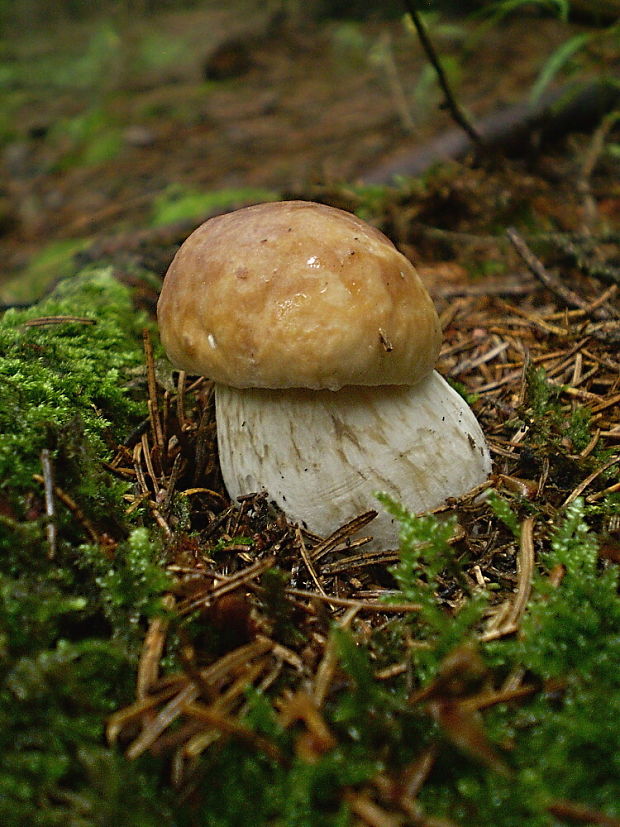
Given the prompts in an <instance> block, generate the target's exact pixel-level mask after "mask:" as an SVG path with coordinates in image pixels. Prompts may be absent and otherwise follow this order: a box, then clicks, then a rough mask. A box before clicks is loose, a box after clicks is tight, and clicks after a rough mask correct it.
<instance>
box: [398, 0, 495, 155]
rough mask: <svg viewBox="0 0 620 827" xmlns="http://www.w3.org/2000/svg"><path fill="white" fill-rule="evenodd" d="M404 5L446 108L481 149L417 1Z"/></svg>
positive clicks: (410, 1)
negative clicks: (437, 82) (423, 20)
mask: <svg viewBox="0 0 620 827" xmlns="http://www.w3.org/2000/svg"><path fill="white" fill-rule="evenodd" d="M403 3H404V6H405V8H406V10H407V12H408V13H409V15H410V16H411V19H412V21H413V25H414V26H415V28H416V32H417V33H418V37H419V38H420V43H421V44H422V48H423V49H424V51H425V52H426V56H427V58H428V60H429V61H430V63H431V65H432V67H433V69H434V70H435V72H436V74H437V80H438V81H439V85H440V86H441V90H442V92H443V94H444V97H445V99H446V107H447V109H448V111H449V112H450V114H451V115H452V118H453V120H454V121H455V123H457V124H458V125H459V126H460V127H461V129H462V130H463V131H464V132H465V133H466V134H467V135H468V136H469V138H471V140H472V141H473V143H474V144H475V145H476V146H477V147H478V148H481V147H482V146H483V144H484V141H483V139H482V136H481V135H480V134H479V133H478V132H477V131H476V129H474V127H473V126H472V125H471V124H470V122H469V120H468V119H467V117H466V115H465V113H464V112H463V110H462V109H461V107H460V106H459V104H458V102H457V100H456V98H455V97H454V94H453V93H452V89H451V88H450V84H449V83H448V78H447V77H446V73H445V72H444V70H443V66H442V65H441V61H440V60H439V55H438V54H437V52H436V51H435V47H434V46H433V44H432V42H431V39H430V37H429V36H428V32H427V31H426V28H425V26H424V23H423V22H422V18H421V17H420V15H419V14H418V11H417V9H416V7H415V0H403Z"/></svg>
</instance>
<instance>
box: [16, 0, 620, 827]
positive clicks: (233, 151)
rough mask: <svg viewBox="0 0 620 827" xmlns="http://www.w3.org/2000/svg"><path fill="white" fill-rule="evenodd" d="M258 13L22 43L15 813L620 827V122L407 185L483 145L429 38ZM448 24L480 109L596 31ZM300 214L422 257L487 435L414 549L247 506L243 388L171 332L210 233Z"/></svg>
mask: <svg viewBox="0 0 620 827" xmlns="http://www.w3.org/2000/svg"><path fill="white" fill-rule="evenodd" d="M224 5H225V6H226V7H225V8H223V6H224ZM256 8H257V6H256V4H253V3H249V2H243V0H238V2H234V3H229V4H218V5H217V6H216V5H215V4H204V6H203V7H201V8H200V9H194V10H192V11H184V12H167V13H166V14H157V15H153V16H150V17H146V18H142V19H133V18H127V17H109V18H105V19H98V20H96V21H90V22H88V23H81V24H77V23H72V24H68V23H66V22H65V21H60V20H55V19H51V20H50V21H48V25H47V27H46V30H45V31H43V29H42V28H41V29H39V30H37V27H36V25H35V26H34V27H33V29H32V31H31V32H29V33H28V35H27V36H25V37H14V38H12V39H6V40H5V42H4V44H3V47H2V49H3V51H2V63H1V65H0V69H1V74H0V82H1V83H2V84H3V86H4V87H5V89H6V91H7V93H8V94H7V109H6V112H7V115H6V120H5V121H4V122H2V123H0V140H1V142H2V147H3V149H2V152H3V160H4V166H3V171H2V179H1V181H0V187H1V194H0V232H1V235H0V256H1V257H2V260H3V261H4V265H5V268H4V272H3V274H2V278H1V283H0V301H2V302H3V303H5V304H6V305H12V304H13V305H19V304H20V303H23V304H25V305H26V306H25V307H24V308H19V307H17V306H16V307H12V308H11V309H8V310H7V312H5V313H4V314H3V316H2V319H0V343H1V345H2V347H1V348H0V375H1V377H2V381H1V382H0V425H1V427H0V472H1V473H0V479H2V489H1V496H0V543H2V554H0V581H1V582H0V585H1V587H2V588H1V589H0V632H1V634H0V656H1V660H0V667H1V670H0V671H1V674H2V684H1V685H0V693H1V699H2V704H0V708H1V712H0V718H1V720H0V723H1V724H2V725H1V726H0V752H1V753H2V754H3V755H4V756H5V758H6V762H5V767H4V769H3V770H2V772H0V820H3V823H6V824H9V825H11V824H13V823H15V824H21V823H34V821H35V818H36V823H40V824H41V825H48V824H49V825H56V824H59V823H70V824H79V825H82V824H84V825H90V824H103V823H105V824H120V823H135V824H136V825H140V827H141V826H142V825H145V827H146V826H147V825H157V824H162V823H166V824H171V825H172V824H175V825H176V824H179V825H185V824H200V823H208V824H214V825H222V827H228V825H230V824H235V825H243V827H245V826H246V825H248V827H250V826H251V825H257V824H283V825H287V827H294V826H295V825H299V826H300V827H305V826H306V825H314V824H318V823H320V824H325V825H334V827H336V825H338V826H339V827H340V825H345V824H347V825H349V824H351V825H356V826H357V825H368V826H369V827H400V825H403V827H404V825H420V826H421V827H423V825H426V827H455V825H465V824H479V825H481V827H482V826H483V825H489V827H490V825H493V827H513V826H514V825H515V824H528V825H529V824H531V825H534V827H538V826H539V825H540V827H551V825H557V824H575V823H576V824H606V825H618V824H619V823H620V822H619V820H618V819H619V818H620V810H619V809H618V801H619V800H620V798H619V796H618V777H620V776H619V773H618V771H617V770H618V769H619V768H618V767H617V760H618V759H617V728H618V720H620V716H619V715H618V713H619V712H620V710H619V709H618V705H619V703H620V696H619V694H618V692H617V674H616V664H617V659H618V641H619V640H620V636H619V635H618V629H619V628H620V610H619V608H618V606H619V604H618V600H617V571H618V569H617V564H618V561H619V559H620V558H619V551H618V548H619V527H620V494H619V484H618V481H617V480H618V476H617V468H618V461H619V456H618V439H619V437H620V430H619V427H618V410H619V407H620V384H619V383H620V379H619V376H620V365H619V363H618V341H619V340H620V313H619V311H618V307H617V292H618V281H619V280H620V275H619V268H618V261H619V256H618V243H619V238H618V230H617V218H618V212H619V209H620V189H619V188H618V174H617V173H618V166H619V164H620V160H619V153H618V146H619V144H618V136H617V116H616V115H615V114H613V113H612V115H610V116H609V117H607V118H606V119H603V120H602V121H600V120H596V119H594V120H593V121H592V123H590V125H589V126H588V127H586V128H584V129H583V130H582V131H581V132H573V131H572V130H571V128H567V127H566V125H565V126H564V128H563V129H562V130H561V131H560V132H559V133H558V132H556V134H555V137H552V138H549V136H547V137H546V138H544V137H543V135H542V133H541V132H539V131H538V130H533V131H532V133H531V134H525V135H523V134H521V135H520V136H519V139H518V141H517V142H516V143H517V145H516V146H515V142H514V141H512V142H511V143H510V147H508V146H506V147H501V146H500V147H495V148H494V149H493V151H491V150H490V149H489V148H488V147H487V148H485V149H483V150H482V151H478V152H477V153H476V157H474V154H473V153H470V154H469V155H468V156H467V157H465V158H461V159H458V160H455V161H451V162H448V163H446V164H439V165H434V166H432V167H431V168H429V169H427V170H425V171H424V172H423V174H421V175H420V176H418V177H416V178H407V177H406V176H400V177H399V176H398V175H396V176H392V178H391V179H389V180H387V182H386V183H387V184H388V185H387V186H386V185H384V183H377V181H378V180H379V179H380V178H381V177H382V176H383V177H384V178H385V177H386V173H385V170H386V169H390V170H392V173H393V171H394V170H396V172H398V169H399V164H401V163H402V164H403V165H404V166H403V167H402V168H403V169H405V168H407V165H408V164H410V162H411V158H412V156H414V155H415V154H416V153H418V154H419V153H420V152H421V151H422V150H423V149H424V147H427V146H428V142H430V141H433V140H434V139H435V138H437V137H438V136H442V135H445V134H446V133H447V132H449V131H450V130H453V129H454V124H453V122H452V120H451V118H450V116H449V114H448V113H447V112H446V111H445V110H444V109H442V108H441V107H440V104H441V100H442V99H441V96H440V94H439V91H438V89H437V86H436V84H435V83H434V80H433V73H432V71H430V72H429V67H428V66H427V64H426V61H425V59H424V57H423V55H422V52H421V50H420V47H419V45H418V44H417V41H416V39H415V37H414V35H413V34H412V33H411V32H409V31H407V30H406V28H405V27H404V26H403V23H402V21H398V20H395V21H390V22H378V21H370V22H363V23H361V22H353V21H339V22H335V21H330V22H323V23H320V24H316V25H315V24H311V23H309V22H307V21H306V22H303V21H302V20H295V21H291V22H290V25H287V26H284V27H282V26H280V27H279V28H277V30H276V29H274V27H273V25H270V23H269V21H268V20H267V19H266V17H265V14H264V12H263V11H256ZM35 22H36V21H35ZM476 25H479V24H476ZM429 27H430V29H431V33H432V35H433V39H434V41H435V43H436V45H437V47H438V50H439V52H440V53H441V55H442V57H443V59H444V61H445V65H446V67H447V68H448V69H449V75H450V78H451V81H452V82H453V84H454V88H455V89H456V91H457V94H458V97H459V100H460V101H461V104H462V105H463V106H464V107H465V108H466V110H467V111H468V112H469V113H470V114H471V115H472V117H473V118H474V120H477V119H479V118H481V117H483V116H485V115H487V114H489V113H493V112H497V111H499V110H500V109H501V108H502V107H504V106H506V105H510V104H513V103H515V102H522V101H524V100H527V99H528V96H529V95H530V94H531V92H532V89H533V88H534V86H535V84H536V81H537V78H539V77H540V72H541V69H542V67H543V66H544V65H547V66H548V63H547V62H548V60H549V56H550V54H552V53H554V50H555V49H556V48H559V47H560V46H561V45H562V44H565V43H566V42H567V40H568V39H569V38H571V37H573V36H575V35H580V34H585V33H588V32H592V31H593V30H592V29H588V28H587V27H586V26H585V24H580V23H570V24H561V23H559V22H557V21H553V20H551V19H546V18H539V17H527V16H518V17H514V18H511V19H509V20H506V21H504V22H503V23H501V24H496V25H493V26H491V27H490V28H488V29H487V30H486V31H485V33H484V36H483V37H480V38H479V39H478V40H477V41H476V40H475V39H474V29H475V26H474V24H473V23H472V22H471V21H466V20H463V19H457V20H452V21H449V22H447V21H440V20H438V19H435V18H429ZM597 44H598V45H597ZM595 46H596V48H595ZM599 47H600V48H599ZM609 48H610V47H609V44H607V43H606V42H605V41H604V38H603V40H602V43H598V41H597V40H596V39H595V40H593V41H592V43H591V44H590V51H589V53H588V55H587V57H588V58H589V62H588V64H587V67H583V66H582V70H581V74H580V75H579V78H580V81H581V82H582V83H584V84H587V83H588V82H589V81H590V78H591V76H592V75H594V76H595V75H596V66H597V61H598V65H599V68H600V67H601V66H602V65H603V64H604V63H605V60H604V59H603V58H604V56H605V54H606V50H607V49H609ZM597 49H598V51H597ZM614 55H615V52H614ZM593 56H594V58H595V59H594V60H592V59H591V58H592V57H593ZM607 56H609V55H607ZM614 59H617V56H616V57H615V58H614ZM606 65H610V63H609V61H607V63H606ZM392 173H390V174H391V175H392ZM278 197H299V198H312V199H315V200H321V201H324V202H326V203H330V204H333V205H335V206H339V207H344V208H347V209H350V210H355V211H356V212H357V213H358V214H359V215H360V216H361V217H363V218H365V219H367V220H368V221H370V222H371V223H373V224H375V225H376V226H378V227H380V228H381V229H382V230H384V231H385V232H386V233H387V234H388V235H389V236H390V237H391V238H392V239H393V240H394V241H395V243H396V244H397V245H398V246H399V247H400V248H401V249H402V250H403V252H405V253H406V254H407V255H408V256H409V257H410V258H412V260H413V261H414V262H415V263H416V266H417V267H418V269H419V271H420V274H421V276H422V278H423V279H424V281H425V283H426V284H427V286H428V288H429V291H430V292H431V294H432V296H433V298H434V299H435V302H436V305H437V309H438V312H439V315H440V320H441V324H442V329H443V333H444V345H443V349H442V352H441V355H440V361H439V364H438V370H439V371H440V372H441V373H442V374H443V375H444V376H446V377H447V378H448V379H449V380H450V382H451V383H452V384H453V385H454V386H455V387H456V388H457V389H458V390H459V391H460V392H461V393H462V395H463V396H464V397H465V398H466V400H467V401H468V403H469V404H470V405H471V406H472V409H473V410H474V412H475V415H476V417H477V419H478V420H479V422H480V424H481V426H482V429H483V431H484V433H485V436H486V438H487V440H488V443H489V447H490V451H491V454H492V458H493V473H492V475H491V476H490V478H489V480H488V481H487V482H485V483H484V485H482V486H480V487H479V488H478V489H476V490H474V491H472V492H469V493H468V494H467V495H465V496H464V497H462V498H460V499H458V500H448V501H447V502H446V503H445V504H444V505H442V506H440V507H438V508H437V509H436V510H435V513H434V514H432V515H424V516H418V517H415V516H413V515H408V514H406V513H400V515H399V519H400V521H401V523H402V525H403V529H404V531H403V534H402V542H401V547H400V549H399V550H395V549H382V550H379V551H376V552H374V551H373V552H368V551H367V550H365V548H364V542H363V541H359V540H352V537H353V534H354V533H355V532H356V531H357V530H359V529H364V531H367V532H368V534H372V519H371V518H372V514H366V515H351V517H352V522H351V523H349V524H347V525H345V526H343V527H340V528H339V529H337V530H336V531H335V532H334V533H333V534H332V535H331V536H330V537H326V538H321V537H317V536H316V535H313V534H311V533H310V532H306V531H305V530H303V528H300V527H299V526H296V525H292V524H291V523H290V522H288V521H287V520H286V518H285V516H284V515H283V514H281V513H280V512H277V511H276V510H275V509H274V508H273V507H272V506H271V505H270V503H269V502H268V498H266V497H265V496H264V495H263V494H257V495H256V494H255V492H248V496H247V497H245V498H242V499H241V500H240V501H239V502H231V501H230V499H229V498H228V495H227V493H226V491H225V490H224V487H223V485H222V480H221V477H220V474H219V470H218V462H217V445H216V423H215V418H214V405H213V384H212V383H211V382H209V380H208V379H206V378H203V377H186V376H185V374H183V373H182V372H173V371H172V370H171V368H170V365H169V364H168V363H167V362H166V360H165V359H164V358H163V354H162V353H161V350H160V348H159V345H158V342H157V337H156V331H155V325H154V313H153V311H154V308H155V302H156V300H157V295H158V291H159V288H160V286H161V277H162V276H163V274H164V272H165V270H166V267H167V266H168V264H169V262H170V260H171V258H172V256H173V254H174V252H175V250H176V249H178V246H179V244H180V243H181V242H182V241H183V239H184V238H185V237H186V236H187V234H188V233H189V232H190V231H191V230H192V229H193V228H194V227H195V226H196V225H197V224H198V223H200V222H201V221H202V220H204V219H205V218H207V217H208V216H209V215H212V214H214V213H215V212H217V211H222V210H225V209H229V208H231V207H235V206H240V205H243V204H246V203H249V202H253V201H257V200H267V199H275V198H278ZM84 265H89V266H87V267H85V266H84ZM110 265H111V266H110ZM80 270H83V272H81V273H80V272H79V271H80ZM63 276H70V277H71V278H67V279H64V281H61V282H60V284H59V285H58V290H57V291H54V287H55V286H56V284H57V283H58V282H59V280H60V279H61V277H63ZM127 286H129V287H130V289H129V290H128V289H127ZM40 295H43V296H44V298H43V300H42V302H40V303H34V304H33V303H32V302H33V301H34V300H35V299H37V298H38V297H39V296H40ZM137 310H140V311H144V310H146V311H147V315H145V314H144V313H140V312H137ZM148 314H150V315H148ZM2 716H3V717H2ZM3 802H4V803H3ZM132 819H133V821H132Z"/></svg>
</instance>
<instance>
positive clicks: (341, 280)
mask: <svg viewBox="0 0 620 827" xmlns="http://www.w3.org/2000/svg"><path fill="white" fill-rule="evenodd" d="M157 313H158V320H159V328H160V333H161V338H162V342H163V345H164V347H165V349H166V351H167V353H168V355H169V357H170V359H171V361H172V362H173V363H174V364H175V365H176V366H177V367H179V368H182V369H184V370H186V371H187V372H188V373H193V374H200V375H203V376H207V377H209V378H210V379H213V380H215V381H216V382H218V383H221V384H225V385H230V386H232V387H237V388H250V387H257V388H272V389H277V388H293V387H297V388H312V389H316V390H318V389H329V390H338V389H339V388H341V387H343V386H346V385H401V384H406V385H413V384H415V383H416V382H418V381H419V380H420V379H422V378H423V377H424V376H426V375H427V374H428V373H429V372H430V371H431V370H432V369H433V366H434V364H435V362H436V359H437V356H438V353H439V347H440V342H441V333H440V326H439V321H438V318H437V314H436V311H435V308H434V307H433V303H432V301H431V299H430V297H429V295H428V293H427V292H426V289H425V288H424V286H423V284H422V282H421V281H420V279H419V277H418V275H417V273H416V271H415V269H414V267H413V265H412V264H411V263H410V262H409V261H408V260H407V259H406V258H405V256H403V255H402V254H401V253H400V252H399V251H398V250H397V249H396V247H395V246H394V245H393V244H392V242H391V241H390V240H389V239H388V238H387V237H386V236H385V235H383V234H382V233H381V232H379V231H378V230H376V229H375V228H374V227H371V226H370V225H368V224H366V223H365V222H364V221H362V220H361V219H359V218H357V217H356V216H354V215H352V214H350V213H347V212H344V211H342V210H338V209H335V208H333V207H328V206H325V205H323V204H315V203H313V202H307V201H282V202H275V203H267V204H258V205H256V206H253V207H246V208H245V209H241V210H237V211H235V212H232V213H228V214H226V215H222V216H217V217H215V218H212V219H210V220H209V221H206V222H205V223H204V224H202V225H201V226H200V227H198V229H197V230H195V232H193V233H192V235H190V236H189V238H188V239H187V240H186V241H185V243H184V244H183V245H182V246H181V248H180V249H179V251H178V253H177V255H176V256H175V258H174V261H173V262H172V264H171V265H170V268H169V270H168V273H167V274H166V278H165V281H164V286H163V289H162V292H161V296H160V299H159V303H158V308H157Z"/></svg>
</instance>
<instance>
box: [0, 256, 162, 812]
mask: <svg viewBox="0 0 620 827" xmlns="http://www.w3.org/2000/svg"><path fill="white" fill-rule="evenodd" d="M62 315H70V316H78V317H84V318H88V319H92V320H93V321H94V322H95V323H94V324H85V323H80V322H69V321H65V322H61V323H59V324H47V325H44V326H28V325H27V324H26V323H27V322H29V321H31V320H35V319H41V318H42V317H49V316H62ZM143 323H144V320H143V319H142V318H141V317H140V316H139V315H138V314H136V312H135V310H134V308H133V306H132V302H131V295H130V293H129V291H128V290H127V289H126V288H125V287H124V286H122V285H121V284H119V283H118V282H117V281H116V280H115V279H114V278H113V277H112V275H111V273H110V272H109V271H107V270H95V271H93V272H90V273H86V274H83V275H81V276H79V277H75V278H74V279H71V280H70V281H68V282H64V283H62V284H61V285H59V287H58V289H57V290H56V292H55V293H54V295H53V296H51V297H50V298H49V299H46V300H45V301H43V302H41V303H39V304H38V305H35V306H33V307H31V308H28V309H27V310H23V311H16V310H11V311H8V312H7V313H6V314H5V315H4V317H3V318H2V320H1V321H0V350H1V353H2V356H0V479H1V480H2V482H1V485H0V502H1V504H2V513H3V518H2V522H1V523H0V753H1V754H2V756H3V760H2V769H1V770H0V822H1V823H2V824H6V825H9V827H11V825H21V824H34V823H36V824H38V825H48V824H49V825H56V824H66V823H71V824H75V825H90V824H95V823H101V824H103V823H105V824H122V823H126V808H127V807H130V808H131V811H132V812H135V813H136V814H137V815H136V819H138V820H134V821H133V823H135V824H141V825H142V824H145V825H146V824H155V823H156V821H157V819H158V818H159V817H161V816H158V814H163V818H164V820H169V819H171V815H170V811H169V810H168V805H167V804H166V801H165V797H166V796H165V795H162V794H161V793H158V794H157V795H156V792H155V790H156V787H157V785H158V775H157V772H158V771H157V768H156V767H155V771H153V769H149V770H147V769H145V767H146V766H147V765H148V763H149V762H148V761H147V762H146V763H145V762H139V763H138V764H135V765H134V764H130V763H129V762H127V761H125V760H124V759H123V758H122V757H121V756H120V755H118V754H117V752H116V750H111V749H108V748H106V747H105V746H104V743H105V741H104V733H103V728H104V722H105V718H106V716H107V715H108V714H110V713H111V712H112V711H113V710H114V709H116V708H117V707H118V706H119V704H122V703H126V702H128V701H129V700H130V699H131V697H132V692H133V685H134V678H133V675H134V674H135V668H136V659H137V652H138V649H139V645H140V643H141V639H142V637H143V630H144V623H145V619H146V617H148V616H150V615H152V614H153V613H154V612H156V611H157V610H158V608H159V596H160V594H161V592H162V590H163V589H164V588H165V586H166V579H165V577H164V573H163V570H162V568H161V566H160V565H159V554H160V552H159V545H158V543H157V542H155V541H154V540H153V539H152V538H151V537H150V536H149V534H148V533H147V531H146V530H145V529H143V528H138V529H133V530H130V527H128V526H125V525H123V523H124V516H123V509H122V494H123V492H124V491H125V490H126V486H125V484H123V483H120V482H118V481H116V480H113V478H112V477H111V476H110V475H109V474H108V473H107V472H106V471H105V470H104V469H103V466H102V460H104V459H106V458H109V456H110V453H111V445H112V444H113V443H114V441H116V440H119V439H121V438H122V437H124V436H125V435H126V434H127V433H128V431H129V430H131V429H132V428H133V427H134V426H135V425H136V423H137V422H138V421H139V420H140V419H141V418H142V417H143V416H144V414H145V410H144V402H143V401H137V400H136V399H134V398H133V397H132V393H131V392H130V390H129V386H130V380H132V379H135V377H136V376H137V375H138V372H139V371H140V370H141V365H142V362H143V357H142V353H141V345H140V339H139V336H138V333H139V331H140V329H141V326H142V324H143ZM141 396H142V397H143V396H144V394H143V393H142V394H141ZM43 448H46V449H48V450H49V451H50V455H51V457H52V464H53V469H54V479H55V482H56V484H57V485H59V486H60V487H61V488H62V489H63V490H64V491H65V492H66V493H67V494H68V495H69V496H70V497H71V498H72V499H73V500H75V502H76V503H77V504H78V505H79V507H80V508H81V509H82V511H83V512H84V513H85V514H86V515H87V517H88V518H89V519H90V520H91V521H92V522H94V524H96V525H97V526H99V527H100V528H101V530H105V531H107V532H108V533H109V534H111V535H112V536H113V537H114V536H116V537H117V538H122V536H123V535H124V534H125V533H126V532H129V537H128V539H127V540H125V541H121V542H120V543H118V545H117V546H116V548H115V549H108V550H107V553H106V552H105V551H104V550H102V549H101V548H99V547H96V546H83V545H80V544H81V543H83V529H82V528H81V526H80V525H79V521H77V520H75V518H74V517H73V516H72V515H71V514H70V513H69V511H68V510H67V509H66V508H65V507H64V506H63V505H62V503H61V502H60V501H59V500H57V501H56V508H57V515H56V520H55V523H56V527H57V531H58V541H57V548H56V556H55V558H54V559H53V560H50V559H49V556H48V551H49V548H48V545H47V539H46V532H45V518H44V516H43V504H42V494H41V486H40V484H39V483H38V482H37V481H35V480H33V474H40V473H41V461H40V452H41V450H42V449H43ZM166 814H167V815H166ZM138 816H139V818H138ZM169 823H172V822H171V821H170V820H169Z"/></svg>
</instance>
